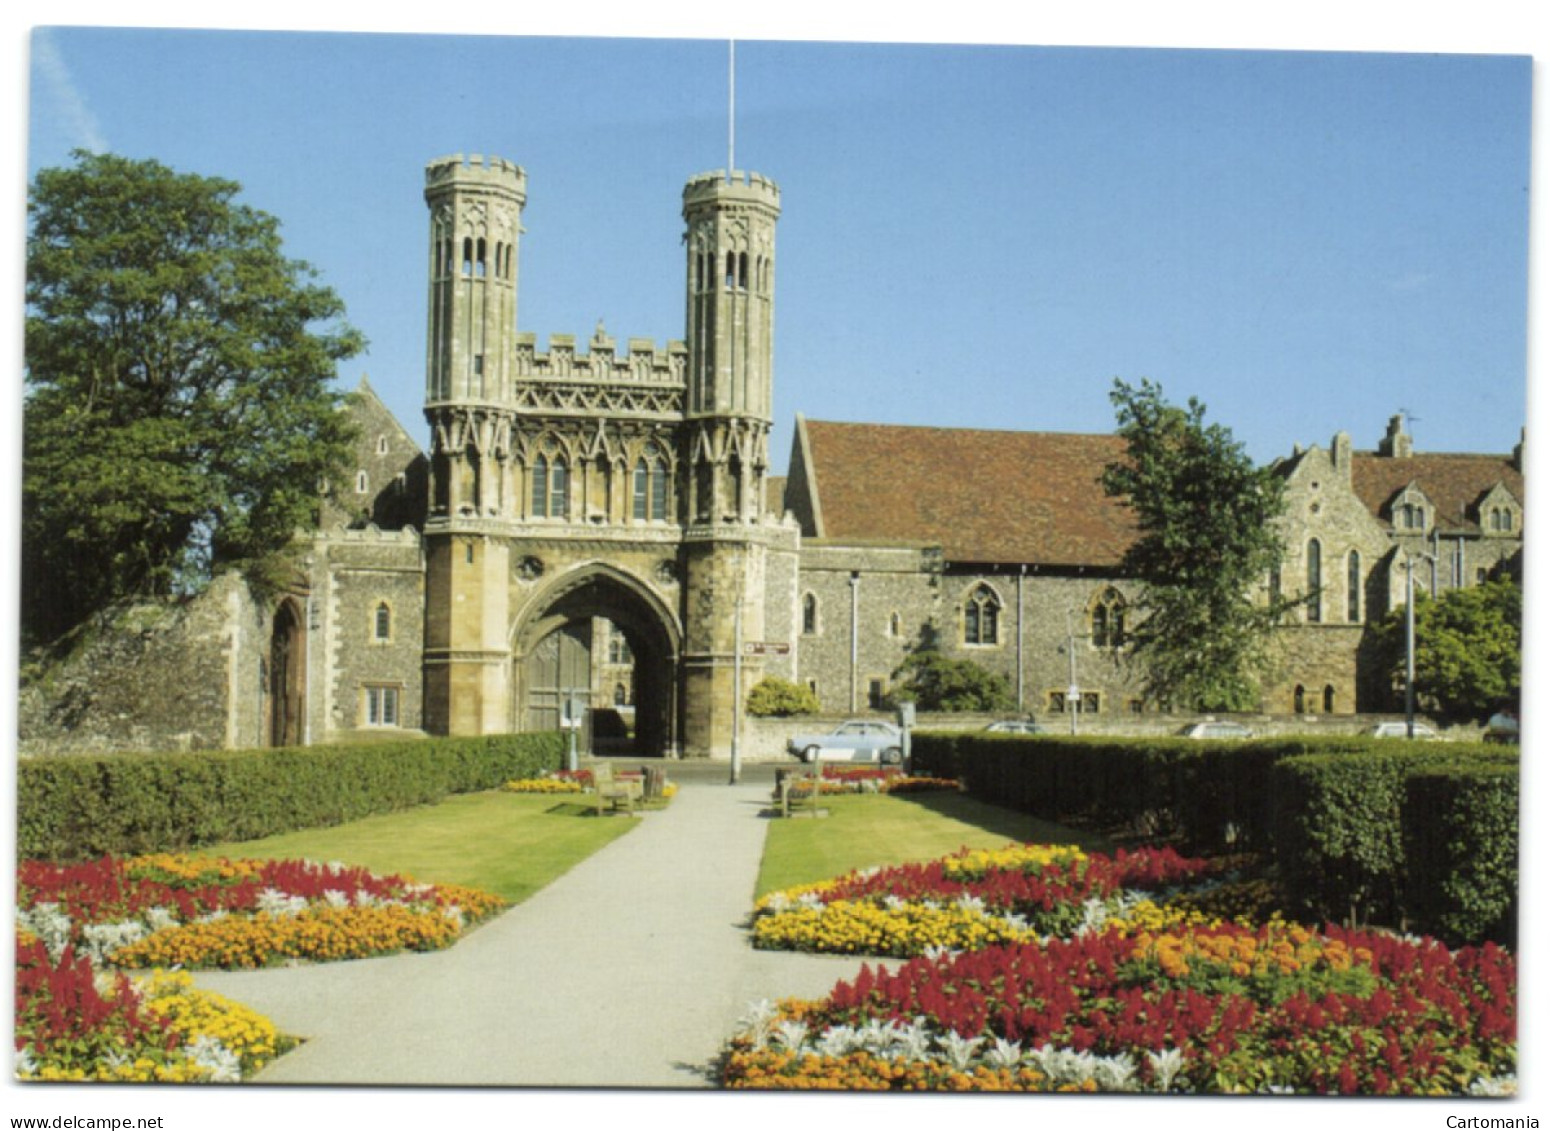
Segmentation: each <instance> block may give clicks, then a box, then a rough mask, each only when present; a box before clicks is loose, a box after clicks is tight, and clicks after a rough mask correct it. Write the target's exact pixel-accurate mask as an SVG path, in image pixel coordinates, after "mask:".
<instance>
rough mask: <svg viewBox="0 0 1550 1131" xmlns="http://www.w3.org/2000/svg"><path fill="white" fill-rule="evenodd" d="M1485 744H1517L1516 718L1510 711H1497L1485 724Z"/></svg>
mask: <svg viewBox="0 0 1550 1131" xmlns="http://www.w3.org/2000/svg"><path fill="white" fill-rule="evenodd" d="M1485 740H1486V741H1487V742H1513V743H1515V742H1517V741H1518V716H1517V715H1516V714H1514V713H1513V712H1512V711H1497V712H1496V714H1494V715H1492V716H1491V718H1490V721H1488V722H1487V723H1486V724H1485Z"/></svg>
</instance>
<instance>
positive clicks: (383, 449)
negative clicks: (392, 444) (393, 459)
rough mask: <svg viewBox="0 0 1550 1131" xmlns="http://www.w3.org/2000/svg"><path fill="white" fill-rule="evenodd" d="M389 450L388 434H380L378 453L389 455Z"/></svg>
mask: <svg viewBox="0 0 1550 1131" xmlns="http://www.w3.org/2000/svg"><path fill="white" fill-rule="evenodd" d="M387 450H388V442H387V437H386V436H378V437H377V454H378V455H379V456H385V455H387Z"/></svg>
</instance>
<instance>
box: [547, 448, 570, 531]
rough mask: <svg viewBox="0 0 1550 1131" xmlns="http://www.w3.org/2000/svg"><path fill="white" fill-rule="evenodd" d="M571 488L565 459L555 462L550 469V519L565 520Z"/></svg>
mask: <svg viewBox="0 0 1550 1131" xmlns="http://www.w3.org/2000/svg"><path fill="white" fill-rule="evenodd" d="M569 488H570V475H569V474H568V472H567V469H566V467H565V461H564V460H563V459H557V460H555V461H554V465H553V466H552V467H550V469H549V517H550V518H564V517H565V515H566V500H567V496H568V494H569Z"/></svg>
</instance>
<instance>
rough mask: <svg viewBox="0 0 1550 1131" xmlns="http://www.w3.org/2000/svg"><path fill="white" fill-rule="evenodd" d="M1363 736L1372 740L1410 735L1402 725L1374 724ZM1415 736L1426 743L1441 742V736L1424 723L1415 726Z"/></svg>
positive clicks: (1407, 736)
mask: <svg viewBox="0 0 1550 1131" xmlns="http://www.w3.org/2000/svg"><path fill="white" fill-rule="evenodd" d="M1362 733H1363V734H1366V735H1368V736H1369V737H1372V738H1409V737H1410V735H1409V733H1408V731H1407V729H1406V726H1405V724H1404V723H1375V724H1373V725H1372V726H1370V727H1368V728H1367V729H1366V730H1365V731H1363V732H1362ZM1415 736H1416V738H1418V739H1422V740H1424V741H1426V742H1441V741H1443V737H1442V735H1440V734H1438V733H1437V732H1436V731H1434V730H1433V729H1432V728H1431V727H1429V726H1427V725H1426V724H1425V723H1416V724H1415Z"/></svg>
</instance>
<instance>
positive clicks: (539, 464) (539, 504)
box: [533, 456, 549, 518]
mask: <svg viewBox="0 0 1550 1131" xmlns="http://www.w3.org/2000/svg"><path fill="white" fill-rule="evenodd" d="M548 513H549V460H548V459H547V458H546V457H544V456H539V457H538V458H537V459H536V460H534V461H533V517H534V518H543V517H544V516H545V515H546V514H548Z"/></svg>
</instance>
